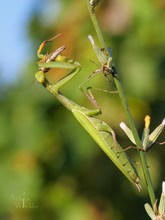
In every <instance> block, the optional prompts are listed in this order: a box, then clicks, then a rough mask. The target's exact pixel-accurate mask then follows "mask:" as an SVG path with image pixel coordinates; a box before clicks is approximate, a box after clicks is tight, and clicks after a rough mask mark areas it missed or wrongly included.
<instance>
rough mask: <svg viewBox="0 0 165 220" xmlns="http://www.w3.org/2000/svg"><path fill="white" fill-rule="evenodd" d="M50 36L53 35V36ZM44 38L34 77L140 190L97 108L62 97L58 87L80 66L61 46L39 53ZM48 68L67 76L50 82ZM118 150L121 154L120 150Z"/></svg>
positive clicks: (130, 167)
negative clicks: (64, 54) (47, 74)
mask: <svg viewBox="0 0 165 220" xmlns="http://www.w3.org/2000/svg"><path fill="white" fill-rule="evenodd" d="M53 39H54V38H53ZM53 39H50V40H48V41H44V42H43V43H42V44H41V45H40V47H39V49H38V53H37V54H38V58H39V59H41V60H40V61H39V62H38V66H39V71H38V72H37V73H36V74H35V78H36V80H37V81H38V82H39V83H40V84H42V85H43V86H44V87H45V88H46V89H47V90H48V91H49V92H50V93H51V94H52V95H53V96H55V97H56V99H57V100H58V101H59V102H61V103H62V104H63V105H64V106H65V107H66V108H67V109H68V110H69V111H71V112H72V113H73V115H74V116H75V118H76V119H77V120H78V121H79V123H80V124H81V125H82V126H83V127H84V129H85V130H86V131H87V132H88V133H89V134H90V135H91V137H92V138H93V139H94V141H95V142H96V143H97V144H98V145H99V146H100V147H101V149H102V150H103V151H104V152H105V153H106V154H107V156H108V157H109V158H110V159H111V160H112V162H113V163H114V164H115V165H116V166H117V167H118V168H119V169H120V171H121V172H122V173H123V174H124V175H125V176H126V177H127V178H128V180H130V181H131V182H132V183H133V184H135V185H136V186H137V188H138V190H140V189H141V186H140V184H139V183H140V179H139V177H138V174H137V171H136V168H135V167H134V165H133V164H132V162H131V160H130V158H129V157H128V155H127V154H126V153H125V152H123V149H122V147H121V146H120V145H119V143H118V142H117V141H116V138H115V133H114V131H113V130H112V128H111V127H110V126H109V125H107V124H106V123H105V122H104V121H102V120H100V119H98V118H97V117H96V116H97V115H99V114H100V113H101V110H100V109H99V108H97V109H87V108H85V107H83V106H80V105H78V104H76V103H75V102H73V101H72V100H70V99H68V98H67V97H65V96H64V95H63V94H62V93H61V92H60V91H59V89H60V88H61V87H62V86H63V85H65V84H66V83H67V82H68V81H69V80H71V79H72V78H73V77H74V76H76V75H77V73H78V72H79V71H80V70H81V66H80V64H79V63H78V62H75V61H73V60H70V59H68V58H67V57H65V56H62V55H61V52H62V51H63V50H64V49H65V46H63V47H60V48H58V49H57V50H56V51H55V52H53V53H51V54H46V55H43V54H41V51H42V49H43V47H44V46H45V44H46V43H47V42H50V41H52V40H53ZM50 68H66V69H69V70H70V71H69V73H68V74H67V76H65V77H63V78H62V79H60V80H59V81H58V82H56V83H55V84H51V83H50V82H49V81H48V80H47V78H46V76H45V73H46V72H48V71H49V69H50ZM121 152H122V153H121Z"/></svg>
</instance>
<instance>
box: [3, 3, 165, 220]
mask: <svg viewBox="0 0 165 220" xmlns="http://www.w3.org/2000/svg"><path fill="white" fill-rule="evenodd" d="M27 2H28V1H27ZM34 2H35V1H34ZM35 3H36V4H34V5H33V7H32V8H30V9H29V11H30V13H29V16H28V22H27V23H26V26H25V28H24V31H25V30H26V31H25V33H23V34H24V35H26V38H27V40H28V42H30V43H29V49H28V52H27V53H26V55H23V56H20V66H21V71H19V74H18V75H17V77H14V76H11V77H13V79H14V80H11V82H10V83H6V82H5V81H4V80H3V79H1V82H0V91H1V93H0V220H1V219H2V220H5V219H7V220H8V219H10V220H15V219H17V220H22V219H23V220H24V219H25V220H26V219H41V220H42V219H44V220H45V219H55V220H84V219H85V220H111V219H115V220H123V219H127V220H128V219H132V218H133V219H147V218H148V217H147V215H146V214H145V211H144V208H143V205H144V203H145V202H149V198H148V195H147V192H146V189H145V185H143V190H142V192H141V193H139V192H138V191H137V190H136V188H135V187H134V186H132V185H131V183H129V182H128V181H127V180H126V179H125V177H124V176H123V175H122V174H121V173H120V172H119V171H118V170H117V168H116V167H115V166H114V165H113V164H112V163H111V161H110V160H109V159H108V157H107V156H106V155H104V153H103V152H102V151H101V150H100V148H99V147H98V146H97V145H96V144H95V142H94V141H93V140H92V139H91V138H90V136H89V135H88V134H87V133H86V132H85V130H84V129H83V128H82V127H81V126H80V125H79V124H78V122H77V121H76V120H75V118H74V117H73V116H72V114H71V113H70V112H68V111H67V110H66V109H65V108H64V107H63V106H61V104H60V103H58V102H57V101H56V99H55V98H54V97H52V96H51V95H50V94H49V93H48V92H47V91H46V90H44V88H42V86H40V85H39V84H37V83H36V82H34V83H32V85H31V82H32V81H34V74H35V72H36V71H37V65H36V62H37V57H36V52H37V48H38V46H39V45H40V43H41V42H42V41H43V40H45V39H49V38H51V37H53V36H54V35H56V34H58V33H62V35H61V36H60V37H59V38H58V39H57V40H56V41H55V42H53V43H52V44H51V45H49V46H48V47H47V49H46V50H45V52H46V51H47V50H48V49H49V50H51V51H52V50H54V49H56V48H58V47H59V46H62V45H66V46H67V49H66V50H65V51H64V53H63V54H64V55H65V56H68V57H70V58H73V59H74V60H76V61H79V62H80V63H81V65H82V71H81V72H80V73H79V74H78V75H77V77H76V78H75V79H74V80H73V81H72V82H69V83H68V84H67V85H66V86H65V87H64V88H63V89H62V91H63V93H64V94H65V95H66V96H67V97H69V98H70V99H73V100H74V101H76V102H77V103H79V104H81V105H83V106H86V107H89V108H92V106H91V104H90V103H89V101H88V100H86V98H85V97H84V96H83V94H81V92H80V91H79V89H78V85H79V84H80V83H81V82H83V80H85V78H86V77H87V76H88V75H89V74H90V73H91V72H92V71H94V70H95V69H96V66H95V65H94V64H92V63H91V62H90V60H92V61H97V60H96V57H95V54H94V52H93V51H92V48H91V45H90V42H89V40H88V38H87V36H88V35H89V34H91V35H92V36H93V37H94V39H95V41H96V43H97V42H98V41H97V38H96V35H95V32H94V29H93V27H92V24H91V21H90V17H89V14H88V11H87V8H86V4H85V0H84V1H77V0H70V1H67V0H61V1H59V0H40V1H36V2H35ZM13 4H14V5H13V7H15V8H17V7H19V1H17V0H16V1H14V2H13ZM26 4H27V3H26ZM9 7H11V5H10V6H9ZM2 8H3V7H2ZM11 8H12V7H11ZM11 13H12V12H11ZM97 14H98V18H99V22H100V24H101V27H102V30H103V33H104V36H105V40H106V42H107V45H109V46H110V47H111V48H112V49H113V57H114V60H115V64H116V67H117V69H118V71H119V73H120V77H121V80H122V82H123V86H124V89H125V92H126V95H127V97H128V101H129V104H130V108H131V111H132V114H133V117H134V119H135V123H136V126H137V128H138V130H139V133H140V135H141V133H142V130H143V127H144V117H145V115H146V114H149V115H150V116H151V130H152V129H154V128H155V127H156V126H157V125H158V124H159V123H160V122H161V121H162V119H163V117H164V109H165V102H164V101H165V95H164V93H165V77H164V69H165V2H164V0H157V1H151V0H146V1H141V0H140V1H129V0H126V1H122V0H104V1H102V4H101V5H100V7H99V8H98V9H97ZM22 16H23V15H22ZM6 18H7V19H10V13H8V11H6ZM3 19H4V18H2V19H1V20H2V21H3ZM22 19H24V18H23V17H22ZM4 21H5V20H4ZM18 30H19V29H18ZM20 30H21V29H20ZM8 37H9V36H6V42H2V43H3V44H4V45H3V47H4V46H5V48H6V51H7V52H8V56H5V57H6V58H7V59H6V60H7V61H8V65H6V68H11V67H10V60H12V57H13V56H19V54H17V50H16V51H11V48H10V47H8V42H7V39H8ZM10 37H11V38H10V40H11V41H12V30H11V35H10ZM12 43H13V44H15V41H14V40H13V42H12ZM19 46H20V45H19ZM3 56H4V54H3V53H2V54H1V57H3ZM1 61H2V59H1ZM1 63H2V62H1ZM0 65H1V64H0ZM1 69H2V68H1ZM57 72H58V75H57ZM1 74H3V73H2V71H1ZM64 74H65V72H63V71H57V70H56V71H51V72H50V73H48V75H47V77H48V78H49V80H50V81H52V82H54V81H55V80H57V77H58V78H59V77H62V76H64ZM1 78H2V77H1ZM29 85H30V86H29ZM89 85H91V86H93V87H97V88H98V87H99V88H102V89H108V90H111V89H112V88H113V84H112V85H111V84H108V83H107V81H106V80H105V79H104V77H102V75H100V76H98V77H97V78H95V79H93V80H92V81H91V82H90V83H89ZM94 94H95V96H96V99H97V101H98V103H99V104H100V106H101V107H102V110H103V116H102V117H101V118H102V119H103V120H105V121H106V122H107V123H109V124H110V125H111V127H113V129H114V130H115V132H116V134H117V139H118V141H119V142H120V143H121V145H122V146H123V147H127V146H129V145H130V144H131V143H130V142H129V140H128V139H127V138H126V136H125V135H124V133H123V132H122V131H121V130H120V128H119V123H120V122H121V121H125V122H126V118H125V115H124V113H123V110H122V107H121V104H120V100H119V98H118V96H117V95H110V94H107V93H103V92H98V91H97V92H94ZM163 135H164V134H162V135H161V137H160V139H159V141H160V142H161V141H163V140H164V137H163ZM128 154H130V156H131V157H132V158H133V159H134V160H136V161H138V162H139V158H138V156H137V152H136V151H134V150H130V151H129V152H128ZM147 155H148V161H149V166H150V170H151V174H152V177H153V183H154V188H155V191H156V195H157V197H158V198H159V195H160V192H161V182H162V181H163V180H164V176H165V169H164V165H165V160H164V158H165V150H164V147H163V146H159V145H155V147H154V148H153V149H152V150H151V151H150V152H148V154H147ZM137 168H138V170H140V169H141V166H140V165H137ZM142 180H143V177H142Z"/></svg>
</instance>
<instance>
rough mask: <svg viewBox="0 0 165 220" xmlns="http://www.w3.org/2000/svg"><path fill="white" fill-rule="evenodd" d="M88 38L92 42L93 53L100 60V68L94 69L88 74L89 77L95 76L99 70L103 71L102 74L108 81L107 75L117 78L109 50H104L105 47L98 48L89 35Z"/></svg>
mask: <svg viewBox="0 0 165 220" xmlns="http://www.w3.org/2000/svg"><path fill="white" fill-rule="evenodd" d="M88 39H89V40H90V42H91V44H92V47H93V50H94V51H95V54H96V56H97V59H98V61H99V62H100V64H101V68H99V69H97V70H95V71H94V72H93V73H92V74H91V75H90V76H89V78H91V77H92V78H93V77H95V76H96V75H97V74H99V73H100V72H102V73H103V75H104V76H105V77H106V79H107V80H108V81H110V80H109V78H108V75H110V74H111V75H112V76H113V77H114V78H116V79H118V76H117V74H116V71H115V67H114V65H113V60H112V57H111V56H110V52H108V51H106V49H105V48H101V49H100V48H99V47H98V46H97V45H96V44H95V42H94V40H93V38H92V36H91V35H89V36H88Z"/></svg>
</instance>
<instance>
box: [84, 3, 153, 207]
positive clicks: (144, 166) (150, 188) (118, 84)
mask: <svg viewBox="0 0 165 220" xmlns="http://www.w3.org/2000/svg"><path fill="white" fill-rule="evenodd" d="M86 3H87V7H88V10H89V14H90V17H91V20H92V23H93V25H94V28H95V31H96V33H97V36H98V38H99V41H100V44H101V47H102V48H105V49H107V47H106V44H105V41H104V38H103V35H102V32H101V29H100V26H99V24H98V21H97V18H96V14H95V11H92V10H91V6H90V3H89V0H86ZM114 81H115V84H116V87H117V89H118V92H119V96H120V99H121V102H122V106H123V108H124V111H125V113H126V116H127V120H128V123H129V126H130V129H131V130H132V133H133V136H134V139H135V142H136V145H137V148H138V149H139V155H140V160H141V164H142V169H143V174H144V177H145V181H146V185H147V189H148V193H149V197H150V200H151V203H152V205H154V203H155V201H156V197H155V193H154V190H153V185H152V181H151V177H150V173H149V169H148V165H147V160H146V153H145V152H143V151H141V149H142V148H143V146H142V142H141V140H140V138H139V135H138V132H137V129H136V127H135V124H134V121H133V118H132V115H131V112H130V110H129V107H128V102H127V99H126V96H125V94H124V91H123V88H122V84H121V82H120V80H118V79H117V78H114Z"/></svg>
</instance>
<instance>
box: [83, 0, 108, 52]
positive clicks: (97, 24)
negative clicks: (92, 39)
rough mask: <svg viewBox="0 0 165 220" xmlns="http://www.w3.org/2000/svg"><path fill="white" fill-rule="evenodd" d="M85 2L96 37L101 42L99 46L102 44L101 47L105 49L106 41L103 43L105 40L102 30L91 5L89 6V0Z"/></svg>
mask: <svg viewBox="0 0 165 220" xmlns="http://www.w3.org/2000/svg"><path fill="white" fill-rule="evenodd" d="M86 3H87V7H88V11H89V14H90V17H91V20H92V23H93V26H94V29H95V31H96V34H97V36H98V39H99V41H100V44H101V46H102V47H103V48H105V49H106V50H107V47H106V43H105V41H104V38H103V35H102V32H101V30H100V26H99V23H98V20H97V17H96V14H95V12H94V11H92V10H91V6H90V3H89V0H86Z"/></svg>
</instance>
